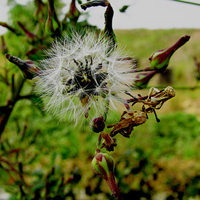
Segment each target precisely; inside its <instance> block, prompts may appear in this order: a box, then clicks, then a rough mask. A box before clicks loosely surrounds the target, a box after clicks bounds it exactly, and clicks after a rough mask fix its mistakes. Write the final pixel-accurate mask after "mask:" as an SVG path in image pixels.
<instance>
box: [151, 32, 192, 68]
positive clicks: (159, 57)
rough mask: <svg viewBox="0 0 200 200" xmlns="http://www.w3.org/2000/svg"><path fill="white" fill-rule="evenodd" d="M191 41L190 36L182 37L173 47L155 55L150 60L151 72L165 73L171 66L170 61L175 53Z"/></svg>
mask: <svg viewBox="0 0 200 200" xmlns="http://www.w3.org/2000/svg"><path fill="white" fill-rule="evenodd" d="M189 39H190V36H188V35H186V36H184V37H181V38H180V39H179V40H178V41H177V42H176V43H175V44H174V45H172V46H171V47H169V48H166V49H163V50H159V51H156V52H155V53H153V54H152V55H151V57H150V58H149V61H150V63H149V64H150V70H157V71H164V70H165V69H166V67H167V66H168V65H169V61H170V58H171V56H172V55H173V53H174V52H175V51H176V50H177V49H179V48H180V47H181V46H183V45H184V44H185V43H186V42H187V41H188V40H189Z"/></svg>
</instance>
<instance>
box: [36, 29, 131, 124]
mask: <svg viewBox="0 0 200 200" xmlns="http://www.w3.org/2000/svg"><path fill="white" fill-rule="evenodd" d="M107 48H108V47H107V45H106V41H105V40H104V39H98V38H97V37H96V35H95V34H93V33H91V32H87V33H86V34H84V36H81V35H79V34H78V33H73V34H72V37H71V38H69V37H66V38H64V41H58V40H57V41H55V42H54V44H53V45H52V48H51V49H50V50H49V51H47V52H46V54H47V58H46V59H44V60H41V61H40V63H39V65H40V68H41V73H40V75H39V77H40V79H39V80H38V81H37V82H36V89H37V92H39V93H40V94H41V96H42V97H43V98H44V101H45V104H46V110H47V111H50V112H51V113H53V114H55V115H58V116H61V117H63V118H65V117H66V116H68V117H69V118H71V119H72V118H73V119H74V120H75V121H77V120H78V119H79V118H81V116H83V115H85V117H86V118H87V117H88V116H89V115H90V114H89V113H91V115H92V116H91V117H95V116H103V112H105V109H106V105H107V102H108V101H109V102H111V104H113V102H112V101H113V99H117V98H116V96H117V94H118V93H121V92H124V91H125V90H128V89H129V86H130V85H131V84H132V83H133V79H134V78H133V77H132V76H131V75H130V74H128V72H129V71H130V68H132V67H133V66H131V65H130V64H129V63H128V62H127V60H126V59H122V54H121V52H120V51H119V50H116V49H115V50H114V48H113V49H112V53H110V52H109V53H108V51H107ZM126 72H127V73H126Z"/></svg>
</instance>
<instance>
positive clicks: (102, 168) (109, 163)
mask: <svg viewBox="0 0 200 200" xmlns="http://www.w3.org/2000/svg"><path fill="white" fill-rule="evenodd" d="M114 167H115V163H114V160H113V158H112V157H111V156H109V155H108V154H107V153H97V154H96V155H95V157H94V158H93V160H92V168H93V170H94V172H95V173H96V174H98V175H99V176H101V177H102V178H103V179H105V180H108V179H109V177H111V176H113V172H114Z"/></svg>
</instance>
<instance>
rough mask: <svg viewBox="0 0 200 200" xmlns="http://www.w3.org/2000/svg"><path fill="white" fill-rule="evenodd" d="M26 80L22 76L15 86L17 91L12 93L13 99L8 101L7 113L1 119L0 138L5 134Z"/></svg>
mask: <svg viewBox="0 0 200 200" xmlns="http://www.w3.org/2000/svg"><path fill="white" fill-rule="evenodd" d="M24 81H25V79H24V78H23V77H22V76H19V77H18V80H17V83H16V84H15V90H14V91H12V98H11V99H10V100H8V104H7V106H6V107H7V108H6V111H5V112H4V113H3V115H2V116H1V118H0V136H1V134H2V133H3V131H4V129H5V126H6V124H7V122H8V119H9V117H10V115H11V113H12V110H13V108H14V106H15V104H16V102H17V101H18V98H19V94H20V92H21V89H22V87H23V84H24Z"/></svg>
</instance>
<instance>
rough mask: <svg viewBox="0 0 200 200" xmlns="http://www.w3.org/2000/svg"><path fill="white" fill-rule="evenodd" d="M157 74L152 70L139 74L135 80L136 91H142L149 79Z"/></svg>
mask: <svg viewBox="0 0 200 200" xmlns="http://www.w3.org/2000/svg"><path fill="white" fill-rule="evenodd" d="M156 73H157V71H156V70H152V71H149V72H143V73H139V74H138V75H137V76H136V77H135V78H136V80H135V81H134V86H136V87H137V88H138V89H144V88H146V87H147V84H148V82H149V81H150V79H151V78H152V77H153V76H154V75H155V74H156Z"/></svg>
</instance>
